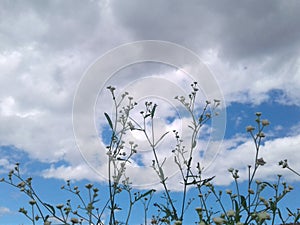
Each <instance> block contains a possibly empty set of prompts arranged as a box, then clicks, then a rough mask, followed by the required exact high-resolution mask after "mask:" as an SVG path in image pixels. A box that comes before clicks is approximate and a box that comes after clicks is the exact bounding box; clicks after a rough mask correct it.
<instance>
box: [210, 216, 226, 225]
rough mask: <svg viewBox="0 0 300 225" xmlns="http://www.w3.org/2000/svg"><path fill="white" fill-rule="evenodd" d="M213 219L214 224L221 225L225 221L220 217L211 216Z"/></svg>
mask: <svg viewBox="0 0 300 225" xmlns="http://www.w3.org/2000/svg"><path fill="white" fill-rule="evenodd" d="M213 221H214V223H215V224H216V225H221V224H223V223H224V222H225V220H224V219H222V218H221V217H215V218H213Z"/></svg>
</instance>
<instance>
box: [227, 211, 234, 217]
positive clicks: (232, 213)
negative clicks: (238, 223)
mask: <svg viewBox="0 0 300 225" xmlns="http://www.w3.org/2000/svg"><path fill="white" fill-rule="evenodd" d="M234 215H235V211H234V210H229V211H228V212H227V216H229V217H231V216H234Z"/></svg>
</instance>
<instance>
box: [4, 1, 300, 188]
mask: <svg viewBox="0 0 300 225" xmlns="http://www.w3.org/2000/svg"><path fill="white" fill-rule="evenodd" d="M1 4H2V7H0V15H1V18H0V19H1V21H2V22H1V23H0V30H1V34H0V70H1V74H0V79H1V83H0V102H1V106H0V114H1V117H0V123H1V126H3V127H5V129H1V131H0V144H1V145H13V146H15V147H17V148H19V149H22V150H24V151H25V152H27V153H28V154H29V155H30V157H32V158H35V159H38V160H40V161H44V162H50V163H52V162H57V161H59V160H65V161H66V162H67V163H68V165H64V166H61V167H58V168H55V167H54V166H52V167H50V168H49V169H48V170H46V171H45V176H46V177H58V178H65V179H66V178H67V177H68V178H71V179H81V178H87V177H89V178H90V179H94V178H93V175H91V174H92V173H90V172H89V171H90V170H89V168H88V167H87V165H86V164H85V162H84V161H83V159H82V157H81V155H80V152H79V151H77V149H76V145H75V140H74V137H73V132H72V120H71V111H72V101H73V96H74V93H75V90H76V87H77V85H78V82H79V81H80V77H81V76H82V74H83V73H84V71H85V70H86V68H87V67H88V65H90V63H91V62H92V61H94V60H95V59H96V58H97V57H99V56H100V55H102V54H103V53H104V52H105V51H108V50H110V49H111V48H113V47H116V46H117V45H119V44H122V43H126V42H130V41H135V40H140V39H162V40H164V41H165V40H167V41H174V42H176V43H178V44H182V45H184V46H186V47H189V48H191V49H192V50H193V51H195V52H196V53H198V54H199V55H200V57H201V58H202V59H203V61H204V62H206V63H207V64H208V65H209V66H210V68H211V70H212V71H213V73H214V75H215V77H216V78H217V80H218V82H219V84H220V87H221V89H222V91H223V93H224V96H225V99H226V103H227V104H230V103H231V102H241V103H251V104H259V103H262V102H265V101H269V100H271V99H270V95H269V92H270V91H272V90H280V91H281V92H282V96H279V97H278V99H276V101H278V102H279V103H280V104H288V105H291V104H294V105H297V106H300V95H299V91H298V89H299V86H300V76H299V73H300V69H299V56H298V55H299V51H298V50H299V47H300V44H299V43H300V42H299V29H296V28H298V27H299V16H298V11H299V3H297V2H295V1H293V2H292V4H286V3H284V2H276V3H274V2H272V3H271V2H270V1H266V2H265V3H261V2H260V1H254V2H252V3H251V4H249V3H237V2H230V3H226V4H223V3H218V5H216V4H215V3H213V2H210V1H203V2H202V3H199V2H198V1H191V2H190V3H189V4H186V3H184V4H180V3H178V2H175V3H173V2H172V3H171V2H170V3H168V2H162V1H152V2H147V3H146V2H140V1H134V0H133V1H130V2H118V1H110V2H109V1H98V2H97V1H88V2H85V3H83V2H81V1H72V3H71V2H69V1H66V2H55V1H53V2H52V1H51V2H43V3H37V2H30V1H29V2H26V3H25V2H20V3H19V4H16V5H13V4H12V3H9V2H8V1H6V2H3V3H1ZM233 4H234V6H235V7H233ZM154 5H155V7H153V6H154ZM149 9H151V10H149ZM245 9H247V10H245ZM161 16H163V19H162V17H161ZM4 18H5V19H4ZM283 33H284V35H282V34H283ZM112 60H115V59H112ZM112 62H113V61H112ZM126 69H127V70H126ZM126 69H124V70H125V71H123V72H122V71H121V72H120V74H117V73H116V74H115V76H114V77H112V78H111V80H109V81H108V82H111V83H112V84H113V85H114V84H116V85H117V86H118V88H119V89H120V90H125V89H126V88H127V89H129V90H130V93H131V94H132V95H133V96H134V97H136V98H137V99H138V100H139V101H140V102H143V100H144V99H143V98H142V97H144V96H149V95H150V94H151V93H152V94H153V93H154V94H153V95H160V96H164V97H165V99H167V98H173V97H174V95H178V94H179V95H180V94H181V93H186V92H188V91H187V88H188V86H187V85H188V83H189V79H186V77H185V76H184V75H185V74H183V73H182V72H181V71H176V70H175V69H173V68H171V69H170V67H164V66H162V65H154V64H152V66H151V65H150V66H149V65H141V66H140V67H138V66H136V67H135V66H132V67H128V68H126ZM148 75H155V79H157V80H159V81H160V82H162V79H164V81H165V82H164V83H163V84H166V85H162V84H161V83H160V85H158V83H157V80H155V79H144V78H145V77H147V76H148ZM99 76H103V75H102V74H99ZM142 78H143V79H144V80H142ZM161 78H162V79H161ZM129 81H130V82H131V83H129ZM99 85H100V84H99ZM172 85H173V86H172ZM180 85H181V86H180ZM174 87H175V88H174ZM177 91H179V92H180V93H177ZM100 94H101V96H100V97H99V101H98V103H97V104H98V105H97V106H99V109H98V108H97V110H99V111H97V112H99V114H97V112H96V114H97V115H101V118H100V119H99V124H103V122H104V117H103V116H102V115H103V110H104V111H110V110H109V109H111V103H110V102H109V101H108V100H107V99H108V98H109V95H108V94H104V93H100ZM171 106H172V107H175V106H176V107H177V106H178V105H177V103H174V101H169V102H168V104H164V103H163V104H160V106H159V109H160V111H161V112H162V115H167V114H166V113H168V111H169V110H170V107H171ZM172 107H171V108H172ZM101 110H102V111H101ZM174 113H175V110H173V111H171V114H172V115H174ZM135 115H138V113H136V114H135ZM237 122H238V121H237ZM176 123H177V124H176ZM180 123H181V124H183V125H186V123H187V121H186V120H185V118H183V119H182V120H180V121H179V120H176V121H174V122H173V123H172V124H169V125H168V126H169V127H167V128H168V129H173V127H172V126H173V125H174V126H175V125H176V126H179V125H180ZM294 130H295V131H297V129H296V128H295V129H294ZM160 131H164V127H163V126H161V127H160ZM183 134H184V135H185V136H184V137H185V138H189V136H188V133H187V132H186V130H185V128H183ZM298 138H299V137H298V136H297V134H295V133H294V134H293V135H292V136H290V137H287V139H285V138H281V139H277V141H278V143H277V142H276V140H273V141H269V142H267V143H266V147H264V148H266V149H267V147H268V146H271V147H272V148H273V149H276V154H271V153H268V154H270V155H268V154H267V152H269V151H267V150H266V153H264V154H266V155H263V156H264V157H266V161H267V162H268V163H267V165H266V166H264V168H265V169H264V168H263V169H264V172H262V173H261V174H262V176H265V177H268V176H269V172H268V171H267V170H268V169H270V168H272V169H273V167H270V166H269V165H271V164H270V163H275V161H276V160H278V159H279V156H282V157H283V156H284V155H281V153H282V152H281V151H279V150H280V149H279V146H281V147H282V148H284V149H287V150H285V153H288V152H290V153H292V152H293V151H295V150H293V149H294V148H295V146H294V145H293V143H295V142H296V143H298ZM84 141H85V142H86V146H87V149H89V151H90V152H91V153H93V154H94V153H95V152H94V150H93V149H94V147H95V146H97V145H96V144H95V141H97V140H95V139H93V140H90V139H89V140H84ZM239 141H240V138H237V139H232V140H225V142H224V147H223V148H222V151H221V152H220V156H222V157H220V158H217V159H216V165H218V167H213V168H215V169H216V171H218V173H220V174H223V172H222V171H221V169H222V168H228V167H232V166H234V165H233V164H232V163H233V162H235V163H237V162H239V163H238V164H237V166H238V167H242V165H243V164H244V163H250V161H248V158H250V155H249V154H250V152H251V151H248V149H249V148H250V143H248V142H246V143H244V144H242V145H240V144H239V143H240V142H239ZM169 143H170V141H166V142H164V143H163V144H162V147H166V148H167V147H168V148H167V149H170V145H169ZM272 143H276V145H274V146H273V145H272ZM204 144H205V143H204ZM140 147H142V148H146V147H145V146H144V145H143V144H142V143H141V146H140ZM91 149H92V150H91ZM228 149H231V150H230V151H228ZM274 151H275V150H274ZM262 154H263V153H262ZM150 155H151V154H148V153H143V157H142V159H141V160H144V161H143V163H145V164H147V163H148V165H149V163H151V159H152V157H150ZM160 156H161V157H164V156H170V154H169V152H164V153H163V152H161V155H160ZM246 156H247V157H246ZM271 156H272V157H271ZM275 156H276V157H277V158H276V157H275ZM287 156H288V155H287ZM93 157H94V155H92V154H90V155H89V156H88V160H99V162H104V161H105V158H106V156H105V154H104V151H103V152H101V153H100V156H99V157H100V159H98V158H97V159H93ZM267 157H269V158H270V161H269V160H268V159H267ZM273 157H274V158H273ZM294 158H296V157H294ZM232 159H235V160H232ZM291 163H294V162H293V161H291ZM105 166H106V165H105V164H103V165H102V167H105ZM102 167H100V168H99V169H100V170H104V169H103V168H102ZM136 168H138V169H139V170H141V171H142V172H143V174H145V176H139V174H138V173H135V171H136V170H137V169H136ZM276 168H277V167H276ZM168 169H169V171H168V172H169V173H172V168H171V167H170V168H168ZM297 169H300V168H297ZM274 171H277V170H274ZM278 171H279V170H278ZM103 173H104V172H103ZM129 174H130V176H131V177H132V178H133V179H135V180H137V181H138V182H141V183H143V182H145V180H146V178H148V177H151V178H152V177H155V176H154V175H155V174H153V171H152V170H151V169H150V168H145V167H142V168H139V167H134V168H133V169H131V170H129ZM224 176H225V175H224ZM221 177H222V176H221ZM225 177H226V179H227V176H225ZM289 177H290V178H291V179H292V176H289ZM99 179H101V178H99ZM226 179H223V180H222V179H221V178H217V179H216V180H217V181H216V182H219V183H228V180H226ZM151 182H152V181H151Z"/></svg>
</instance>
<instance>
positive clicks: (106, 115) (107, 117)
mask: <svg viewBox="0 0 300 225" xmlns="http://www.w3.org/2000/svg"><path fill="white" fill-rule="evenodd" d="M104 116H105V117H106V120H107V122H108V124H109V126H110V128H111V129H112V130H113V124H112V122H111V119H110V117H109V115H108V114H107V113H104Z"/></svg>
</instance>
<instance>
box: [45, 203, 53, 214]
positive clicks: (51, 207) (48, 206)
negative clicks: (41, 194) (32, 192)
mask: <svg viewBox="0 0 300 225" xmlns="http://www.w3.org/2000/svg"><path fill="white" fill-rule="evenodd" d="M44 205H45V206H46V208H47V209H48V210H49V211H51V213H52V215H55V209H54V207H53V206H52V205H49V204H47V203H44Z"/></svg>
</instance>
